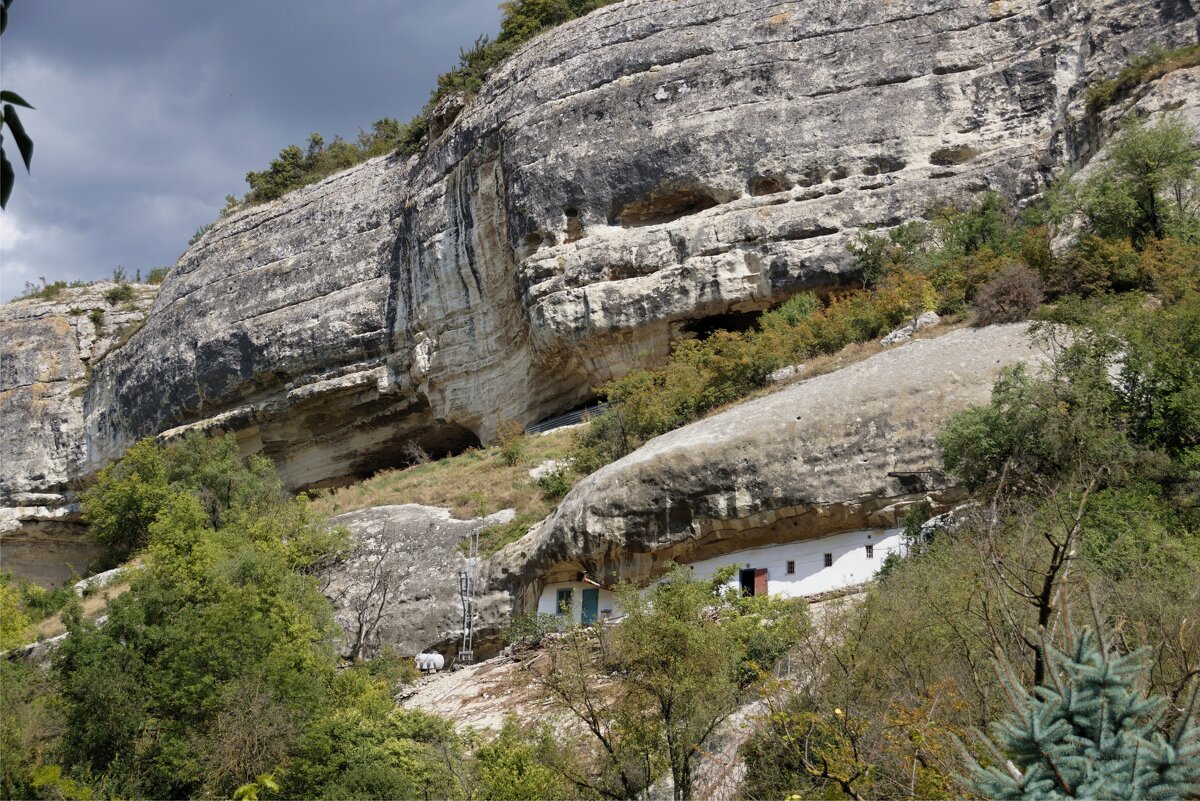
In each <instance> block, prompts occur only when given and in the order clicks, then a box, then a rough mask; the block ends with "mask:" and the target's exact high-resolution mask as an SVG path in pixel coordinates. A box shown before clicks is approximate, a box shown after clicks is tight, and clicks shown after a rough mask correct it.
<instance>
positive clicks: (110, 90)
mask: <svg viewBox="0 0 1200 801" xmlns="http://www.w3.org/2000/svg"><path fill="white" fill-rule="evenodd" d="M497 2H498V0H436V1H435V0H325V1H324V2H321V1H320V0H231V1H227V2H195V1H194V0H191V1H188V0H105V1H104V2H97V0H16V2H14V3H13V5H12V7H11V10H10V14H9V25H8V30H7V31H6V32H5V34H4V37H3V40H2V48H3V49H2V50H0V72H2V74H0V79H2V83H3V86H4V88H5V89H10V90H12V91H15V92H18V93H19V94H21V95H22V96H23V97H24V98H25V99H26V100H28V101H29V102H30V103H32V104H33V105H34V106H36V111H22V114H21V119H22V121H23V122H24V123H25V127H26V129H27V130H28V131H29V133H30V135H31V136H32V137H33V140H34V156H33V174H32V175H26V174H25V172H24V170H23V169H22V168H21V167H20V166H18V167H17V170H18V172H17V185H16V189H15V190H14V192H13V195H12V198H11V199H10V200H9V204H8V209H7V210H6V211H3V212H0V298H2V299H4V300H8V299H9V298H11V297H12V296H13V295H15V294H19V293H20V292H21V290H22V289H23V287H24V284H25V282H26V281H32V280H36V279H37V277H38V276H45V278H46V279H47V280H50V281H54V280H59V279H63V280H68V281H70V280H81V279H84V280H87V279H95V278H104V277H108V276H111V275H112V271H113V268H114V267H116V266H118V265H120V266H123V267H124V268H125V270H126V272H128V273H129V274H130V275H133V273H134V271H135V270H137V269H139V268H140V269H141V270H142V272H143V274H144V273H145V272H147V271H148V270H149V269H150V268H152V267H157V266H162V265H168V264H172V263H174V261H175V259H177V258H178V257H179V255H180V253H182V252H183V250H184V248H185V247H186V245H187V240H188V239H189V238H190V237H191V235H192V233H193V232H195V230H196V229H197V228H198V227H200V226H201V225H204V224H206V223H209V222H211V221H213V220H214V219H216V217H217V215H218V212H219V210H220V209H221V207H222V206H223V205H224V197H225V195H226V194H236V195H239V196H241V195H242V194H244V193H245V191H246V184H245V174H246V171H247V170H251V169H262V168H265V167H266V166H267V164H268V163H269V162H270V160H271V158H272V157H274V156H275V154H277V153H278V152H279V150H280V148H282V147H284V146H285V145H288V144H291V143H296V144H300V145H303V144H304V142H305V141H307V138H308V134H309V133H310V132H311V131H320V132H321V133H322V134H324V135H325V138H326V139H327V140H328V139H330V138H332V136H333V135H334V134H341V135H342V136H344V137H346V138H347V139H352V138H354V137H355V136H356V135H357V133H358V129H359V128H360V127H361V128H366V127H369V125H370V123H371V122H372V121H373V120H376V119H379V118H380V117H389V116H390V117H396V118H399V119H401V120H407V119H408V118H409V117H411V116H412V115H413V114H415V113H416V112H417V111H419V110H420V108H421V106H422V105H423V104H424V103H425V101H426V99H427V98H428V96H429V90H430V89H431V88H432V87H433V85H434V82H435V80H436V76H437V75H438V74H439V73H440V72H443V71H445V70H446V69H448V68H449V67H451V66H453V64H454V63H455V62H456V61H457V58H458V51H459V48H460V47H466V46H469V45H470V44H471V43H472V42H473V41H474V40H475V37H476V36H478V35H479V34H480V33H488V34H494V33H495V32H496V30H497V29H498V28H499V19H500V15H499V11H498V10H497V8H496V5H497ZM5 144H6V146H7V147H6V152H7V151H8V150H15V148H13V146H12V144H11V142H10V141H9V140H7V139H6V140H5ZM9 159H10V160H11V161H13V162H14V164H18V160H17V154H16V153H15V152H13V153H11V154H9Z"/></svg>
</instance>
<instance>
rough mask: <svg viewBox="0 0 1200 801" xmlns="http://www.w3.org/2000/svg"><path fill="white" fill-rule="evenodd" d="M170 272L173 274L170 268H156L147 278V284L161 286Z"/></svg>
mask: <svg viewBox="0 0 1200 801" xmlns="http://www.w3.org/2000/svg"><path fill="white" fill-rule="evenodd" d="M169 272H171V268H170V267H155V268H154V269H153V270H151V271H150V273H149V274H148V275H147V276H146V283H147V284H154V285H156V286H157V285H158V284H161V283H162V282H163V281H164V280H166V278H167V273H169Z"/></svg>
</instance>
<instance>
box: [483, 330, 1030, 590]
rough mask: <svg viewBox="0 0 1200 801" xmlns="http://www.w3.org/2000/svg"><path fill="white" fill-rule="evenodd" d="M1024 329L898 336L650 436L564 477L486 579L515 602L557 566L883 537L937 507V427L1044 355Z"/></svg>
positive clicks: (652, 568) (606, 572)
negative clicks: (902, 340)
mask: <svg viewBox="0 0 1200 801" xmlns="http://www.w3.org/2000/svg"><path fill="white" fill-rule="evenodd" d="M1026 328H1027V326H1026V325H1025V324H1017V325H1005V326H991V327H988V328H983V329H960V330H957V331H953V332H951V333H948V334H945V335H943V336H941V337H938V338H935V339H925V340H916V341H912V342H909V343H907V344H904V345H901V346H898V347H895V348H893V349H890V350H888V351H885V352H883V353H880V354H877V355H875V356H872V357H870V358H868V359H865V360H863V361H861V362H858V363H856V364H852V365H850V366H848V367H844V368H842V369H841V370H838V371H837V372H834V373H829V374H827V375H822V376H817V377H815V378H811V379H808V380H806V381H801V382H799V383H797V384H793V385H791V386H788V387H786V388H783V389H781V390H779V391H778V392H774V393H772V394H770V395H767V396H764V397H761V398H758V399H755V400H751V401H748V402H746V403H743V404H740V405H738V406H736V407H734V408H732V409H729V410H728V411H725V412H723V413H721V414H717V415H714V416H712V417H710V418H707V419H705V420H701V421H699V422H696V423H692V424H691V425H688V426H685V427H683V428H680V429H677V430H675V431H672V432H669V433H667V434H664V435H663V436H661V437H658V438H656V439H653V440H651V441H650V442H648V443H647V444H646V445H644V446H643V447H642V448H640V449H639V450H637V451H635V452H634V453H632V454H630V455H628V456H626V457H625V458H623V459H620V460H619V461H616V462H614V463H612V464H610V465H608V466H606V467H604V468H602V469H600V470H598V471H597V472H596V473H594V474H592V475H591V476H589V477H587V478H586V479H584V480H583V481H581V482H579V484H577V485H576V486H575V488H574V489H573V490H572V491H571V492H570V493H569V494H568V495H567V497H566V498H565V499H564V500H563V502H562V503H561V504H560V505H559V507H558V509H557V510H556V511H555V512H554V513H553V514H552V515H551V516H550V517H549V518H548V519H547V520H546V521H544V522H543V523H542V524H541V525H540V527H539V528H536V529H535V530H534V531H531V532H530V533H529V534H528V535H526V536H525V537H524V538H522V539H521V540H519V541H517V542H515V543H513V544H512V545H509V546H508V547H506V548H505V549H504V550H502V551H501V552H500V553H499V554H497V555H496V556H495V557H494V558H493V559H492V560H491V562H490V563H489V565H488V572H487V575H488V577H489V581H491V582H492V583H493V584H494V585H496V586H506V587H508V588H509V590H510V591H511V592H513V593H514V594H515V595H516V596H517V597H518V598H523V599H524V600H525V602H526V607H527V608H528V602H529V600H530V599H534V600H533V603H536V598H537V596H538V595H539V594H540V593H541V590H542V586H541V583H540V582H541V580H542V577H544V576H546V575H547V574H549V573H551V572H553V571H559V572H561V571H562V570H563V569H564V568H568V569H571V570H576V571H579V572H584V573H586V574H588V575H589V576H591V577H592V578H593V579H594V580H596V581H599V582H600V583H602V584H609V583H613V582H614V581H616V580H618V579H624V580H629V581H646V580H649V579H651V578H653V577H654V576H656V575H657V574H658V573H659V572H660V571H661V569H662V564H663V563H664V562H665V561H667V560H674V561H676V562H683V563H686V562H693V561H697V560H700V559H707V558H709V557H713V556H719V555H723V554H726V553H730V552H733V551H737V550H741V549H744V548H751V547H755V546H759V545H764V544H768V543H782V542H790V541H795V540H803V539H811V538H814V537H820V536H824V535H827V534H833V533H839V532H843V531H853V530H859V529H868V528H877V527H878V528H890V527H893V526H895V525H897V524H898V522H897V521H898V519H899V517H900V516H901V515H902V513H903V510H904V508H905V507H906V506H907V505H908V504H911V503H914V502H919V501H933V502H934V504H935V506H936V505H938V504H941V503H947V502H950V501H953V500H955V499H956V497H957V491H956V489H955V488H954V487H953V486H952V485H951V482H950V481H949V480H948V479H947V478H946V477H945V476H944V475H943V474H942V473H941V467H942V463H941V454H940V451H939V450H938V447H937V443H936V437H937V433H938V431H939V430H940V429H941V427H942V424H943V423H944V422H945V421H946V419H947V418H948V417H949V416H950V415H951V414H953V413H955V412H957V411H960V410H962V409H964V408H966V407H967V406H969V405H971V404H974V403H986V402H987V400H988V398H989V397H990V396H991V388H992V384H993V383H994V381H995V378H996V377H997V376H998V375H999V373H1000V370H1001V368H1003V367H1004V366H1005V365H1009V364H1015V363H1026V364H1029V365H1036V364H1038V363H1039V362H1040V361H1042V360H1043V359H1044V358H1045V353H1044V352H1043V351H1042V350H1040V349H1039V348H1037V347H1034V346H1033V345H1032V344H1031V342H1030V340H1029V338H1028V336H1027V335H1026V333H1025V331H1026ZM519 605H520V604H519Z"/></svg>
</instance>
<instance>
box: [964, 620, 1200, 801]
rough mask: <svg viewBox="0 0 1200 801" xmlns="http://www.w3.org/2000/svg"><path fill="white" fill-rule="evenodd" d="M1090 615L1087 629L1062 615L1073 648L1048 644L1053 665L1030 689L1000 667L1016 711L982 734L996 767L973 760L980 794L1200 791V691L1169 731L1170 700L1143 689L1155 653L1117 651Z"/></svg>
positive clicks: (1025, 799) (1028, 796) (1018, 798)
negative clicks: (1199, 711)
mask: <svg viewBox="0 0 1200 801" xmlns="http://www.w3.org/2000/svg"><path fill="white" fill-rule="evenodd" d="M1093 612H1094V616H1095V626H1094V627H1093V628H1084V629H1083V630H1082V631H1079V630H1077V629H1076V628H1075V627H1074V626H1073V624H1072V622H1071V621H1070V620H1069V619H1067V618H1066V617H1065V616H1064V619H1063V625H1064V629H1065V631H1066V647H1065V649H1063V650H1059V649H1058V648H1056V647H1054V646H1053V645H1051V644H1050V643H1049V642H1046V643H1045V644H1044V648H1043V650H1044V651H1045V653H1046V654H1047V659H1048V664H1049V670H1048V673H1047V678H1046V681H1045V682H1043V683H1042V684H1040V685H1039V686H1037V687H1036V688H1035V689H1034V691H1033V692H1032V693H1028V692H1026V691H1025V690H1024V688H1023V687H1022V686H1021V685H1020V683H1019V682H1018V681H1016V680H1015V679H1014V678H1013V677H1012V675H1011V673H1010V672H1009V671H1008V670H1007V669H1006V668H1005V667H1004V666H1003V664H1001V665H1000V667H999V668H998V671H999V674H1000V679H1001V682H1002V684H1003V685H1004V687H1005V689H1006V690H1007V691H1008V695H1009V702H1010V704H1011V707H1012V711H1011V712H1010V713H1009V714H1008V715H1007V716H1006V717H1005V718H1003V719H1002V720H1000V721H997V722H996V723H995V724H993V726H992V730H993V738H988V737H986V736H984V737H983V738H982V740H983V743H984V745H985V747H986V748H987V751H988V752H989V754H990V757H991V759H990V761H989V764H987V765H986V766H984V765H980V764H979V763H978V762H976V761H975V760H974V759H971V760H970V762H969V765H970V773H969V775H968V777H967V779H966V782H967V784H968V785H969V786H970V788H971V789H972V790H973V791H974V792H975V793H977V794H979V795H980V796H982V797H984V798H994V799H1012V800H1013V801H1033V800H1034V799H1038V801H1041V800H1042V799H1060V798H1080V799H1106V798H1186V797H1191V796H1194V795H1196V794H1197V793H1200V726H1197V725H1196V719H1195V713H1196V700H1197V695H1198V694H1200V693H1197V692H1193V693H1192V698H1191V702H1190V703H1189V704H1188V705H1187V706H1186V708H1185V709H1184V710H1183V712H1182V714H1181V715H1180V716H1179V719H1178V721H1177V722H1176V725H1175V731H1174V733H1173V734H1172V735H1171V736H1170V737H1169V738H1168V737H1167V736H1164V735H1163V733H1162V732H1161V731H1158V726H1159V724H1160V723H1161V722H1162V721H1163V718H1164V716H1165V715H1166V713H1167V708H1168V704H1167V699H1165V698H1163V697H1161V696H1152V697H1148V696H1147V695H1146V694H1145V681H1146V670H1147V656H1148V654H1147V653H1146V652H1144V651H1136V652H1133V653H1128V654H1118V653H1116V652H1115V651H1114V649H1113V647H1112V644H1111V643H1110V642H1108V641H1107V639H1106V638H1105V636H1104V634H1103V624H1102V623H1101V621H1100V620H1099V615H1098V613H1095V610H1094V607H1093ZM1043 638H1045V634H1044V633H1043Z"/></svg>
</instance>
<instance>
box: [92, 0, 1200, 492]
mask: <svg viewBox="0 0 1200 801" xmlns="http://www.w3.org/2000/svg"><path fill="white" fill-rule="evenodd" d="M1196 35H1197V29H1196V21H1195V12H1194V9H1193V7H1192V5H1191V4H1190V3H1188V2H1186V0H1185V2H1179V0H1154V1H1153V2H1132V0H1050V2H1035V1H1034V0H1006V1H1005V2H993V3H980V2H976V1H975V0H970V1H968V0H898V2H893V3H875V2H860V1H859V0H840V1H839V2H822V3H815V4H814V3H812V2H778V1H776V0H770V1H768V0H628V1H627V2H624V3H620V4H617V5H614V6H609V7H606V8H604V9H601V10H599V11H597V12H595V13H593V14H590V15H588V16H587V17H585V18H583V19H581V20H577V21H575V22H572V23H570V24H567V25H564V26H562V27H560V28H558V29H556V30H554V31H551V32H549V33H547V34H545V35H543V36H541V37H539V38H538V39H536V40H535V41H533V42H531V43H530V44H529V45H527V46H526V47H524V48H523V49H522V50H521V51H520V52H518V53H517V54H516V55H515V56H513V57H512V58H511V59H509V60H508V61H507V62H505V63H504V64H503V65H501V66H500V67H499V68H498V69H497V70H496V71H495V73H494V74H493V75H492V76H491V77H490V79H489V80H488V82H487V83H486V85H485V86H484V87H483V89H482V91H481V93H480V95H479V96H478V97H477V98H475V99H474V100H473V101H472V102H470V103H469V104H466V106H465V108H464V109H463V110H461V111H459V107H460V105H461V104H457V103H454V104H447V105H446V107H445V108H444V109H442V110H441V111H439V115H438V125H437V127H436V130H437V132H438V136H437V138H436V140H435V141H433V142H431V143H430V144H429V146H428V147H427V148H426V149H425V150H424V151H423V152H422V153H421V154H419V155H417V156H414V157H412V158H410V159H408V160H403V159H398V158H391V157H387V158H381V159H377V160H374V161H371V162H368V163H366V164H363V165H359V166H358V167H355V168H353V169H351V170H348V171H346V172H344V173H341V174H339V175H336V176H333V177H331V178H329V179H326V180H325V181H322V182H320V183H319V184H316V185H313V186H310V187H306V188H304V189H301V190H298V191H296V192H294V193H292V194H290V195H288V196H286V197H284V198H283V199H281V200H279V201H275V202H272V203H269V204H266V205H264V206H259V207H255V208H251V209H247V210H245V211H242V212H240V213H236V214H233V215H232V216H230V217H229V218H227V219H225V220H222V221H221V222H219V223H218V224H217V225H215V226H214V227H213V228H212V229H211V230H210V231H209V232H208V233H207V234H206V235H205V236H204V237H202V238H201V239H200V240H199V241H198V242H197V243H196V244H195V245H194V246H193V247H192V248H190V249H189V250H188V252H187V253H186V254H185V255H184V256H183V257H182V258H181V260H180V261H179V263H178V264H177V265H176V266H175V268H174V269H173V270H172V272H171V275H170V277H169V278H168V279H167V282H166V284H165V285H164V287H163V289H162V292H161V293H160V295H159V297H158V298H157V300H156V301H155V305H154V308H153V311H152V312H151V314H150V317H149V319H148V321H147V323H146V326H145V327H144V328H143V329H142V330H141V331H140V332H139V333H138V334H137V336H135V337H134V338H133V340H132V341H131V342H130V343H129V344H128V345H126V346H125V347H123V348H121V349H120V350H119V351H117V352H116V353H115V354H113V356H112V357H111V358H109V359H106V360H104V362H103V363H102V364H100V365H99V366H98V368H97V369H96V372H95V380H94V381H93V382H92V384H91V385H90V387H89V389H88V392H87V395H86V398H85V400H86V417H87V434H86V439H84V440H80V442H83V443H84V445H82V446H79V447H86V450H87V453H88V458H87V466H86V467H84V468H82V469H83V470H84V471H86V470H90V469H94V468H96V467H97V466H99V465H101V464H103V463H105V462H106V461H107V460H110V459H112V458H114V457H116V456H118V455H119V454H120V453H121V451H122V450H123V448H125V447H127V446H128V444H129V443H130V442H132V441H133V440H135V439H136V438H138V437H141V436H145V435H149V434H158V433H161V432H163V431H167V430H174V429H178V428H181V427H191V426H199V427H205V428H221V429H225V430H232V431H235V432H237V433H238V435H239V436H240V437H241V439H242V441H243V443H244V445H245V446H246V448H247V449H248V450H262V451H264V452H266V453H268V454H270V455H271V456H273V457H274V458H275V459H276V460H277V461H278V463H279V464H280V467H281V471H282V474H283V476H284V478H285V480H286V481H287V483H288V484H289V485H290V486H293V487H300V486H312V485H320V484H324V483H333V482H337V481H342V480H346V479H348V478H350V477H354V476H358V475H364V474H367V473H369V472H371V471H373V470H374V469H376V468H378V467H380V466H383V465H386V464H389V463H394V462H396V461H398V458H399V457H398V452H399V451H400V449H401V446H402V445H403V444H404V443H405V442H406V441H407V440H409V439H412V440H415V441H416V442H418V443H419V444H420V445H422V446H423V447H424V448H425V449H426V450H429V451H432V452H434V453H436V452H438V451H441V450H452V449H455V448H458V447H461V446H463V445H464V444H469V443H473V442H477V441H480V440H482V441H487V440H489V439H491V437H492V436H493V434H494V432H495V429H496V426H497V423H498V422H499V421H501V420H503V419H505V418H515V419H518V420H520V421H522V422H531V421H533V420H536V419H538V418H541V417H544V416H547V415H549V414H551V413H554V412H557V411H560V410H563V409H566V408H570V407H572V406H574V405H576V404H578V403H580V402H582V401H584V400H586V399H587V398H588V397H589V396H590V395H591V394H592V393H593V391H594V388H595V387H596V386H598V385H599V384H601V383H603V382H604V381H605V380H607V379H610V378H612V377H614V376H617V375H620V374H622V373H624V372H626V371H628V370H629V369H631V368H634V367H637V366H640V365H645V364H649V363H655V362H658V361H661V360H662V359H663V358H664V357H665V355H666V353H667V352H668V349H669V346H670V342H671V341H672V339H673V338H676V337H678V336H681V335H686V334H687V331H688V327H689V326H690V325H692V324H693V323H694V322H695V321H697V320H700V319H703V318H713V317H717V318H718V319H719V318H720V316H721V315H731V314H732V315H736V314H739V313H744V312H749V311H754V310H759V309H762V308H764V307H766V306H768V305H770V304H772V303H774V302H777V301H779V300H781V299H783V298H785V297H787V296H788V295H790V294H791V293H794V292H796V291H797V290H799V289H801V288H805V287H819V286H823V285H828V284H831V283H836V282H839V281H842V280H844V279H845V278H846V277H847V271H848V269H849V265H848V261H847V253H846V250H845V244H846V242H847V241H848V240H849V238H851V237H852V236H853V235H854V234H855V232H856V231H858V230H859V229H861V228H862V227H864V226H887V225H892V224H896V223H898V222H900V221H902V220H905V219H908V218H910V217H912V216H915V215H917V214H919V213H920V212H922V211H923V210H924V209H925V208H926V207H927V206H928V205H929V204H930V203H931V202H933V201H935V200H948V199H952V198H955V197H958V196H961V195H965V194H967V193H969V192H973V191H977V190H980V189H984V188H988V187H992V188H999V189H1006V190H1011V191H1015V192H1017V193H1021V192H1028V191H1032V190H1034V189H1036V188H1037V187H1038V186H1039V184H1040V182H1041V180H1042V179H1043V178H1044V177H1045V176H1046V175H1047V174H1048V173H1049V172H1051V171H1053V170H1055V169H1057V168H1059V167H1062V166H1072V165H1077V164H1079V163H1081V162H1082V161H1083V160H1084V159H1086V157H1087V155H1088V154H1089V153H1090V152H1092V150H1093V149H1094V148H1095V146H1096V144H1097V141H1098V139H1097V137H1098V136H1099V135H1100V134H1101V133H1103V131H1104V126H1103V125H1098V124H1097V122H1096V121H1095V120H1088V119H1086V115H1085V114H1084V108H1083V106H1084V103H1083V97H1082V95H1083V89H1084V88H1085V86H1086V85H1087V83H1088V82H1089V81H1090V80H1092V79H1094V78H1096V77H1098V76H1101V75H1104V74H1112V73H1115V72H1116V71H1117V70H1118V69H1119V68H1120V67H1121V66H1122V65H1123V64H1124V63H1126V62H1127V61H1128V59H1129V58H1130V57H1131V56H1132V55H1135V54H1137V53H1141V52H1144V51H1146V50H1148V49H1149V47H1150V45H1151V44H1152V43H1157V44H1160V45H1164V46H1172V45H1179V44H1183V43H1186V42H1192V41H1195V39H1196Z"/></svg>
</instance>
